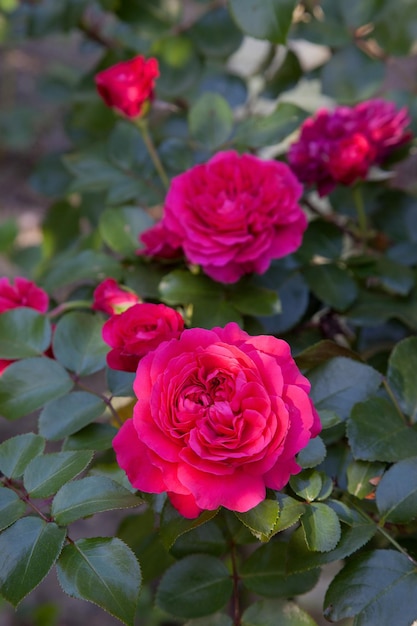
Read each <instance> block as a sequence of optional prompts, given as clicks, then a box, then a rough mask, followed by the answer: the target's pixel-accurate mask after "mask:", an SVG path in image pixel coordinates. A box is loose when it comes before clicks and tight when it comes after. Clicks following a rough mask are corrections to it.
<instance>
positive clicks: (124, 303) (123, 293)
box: [92, 278, 141, 315]
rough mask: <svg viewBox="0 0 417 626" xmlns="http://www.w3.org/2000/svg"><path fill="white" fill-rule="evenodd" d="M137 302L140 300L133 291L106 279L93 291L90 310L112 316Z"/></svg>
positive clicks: (112, 279)
mask: <svg viewBox="0 0 417 626" xmlns="http://www.w3.org/2000/svg"><path fill="white" fill-rule="evenodd" d="M139 302H141V299H140V298H139V296H137V295H136V294H135V293H134V292H133V291H130V290H128V289H125V288H123V287H121V286H120V285H119V283H118V282H117V281H115V280H114V278H106V280H103V282H101V283H100V284H99V285H97V287H96V288H95V290H94V293H93V305H92V308H93V309H94V310H95V311H102V312H103V313H108V314H109V315H113V314H117V313H122V312H123V311H126V309H128V308H129V307H131V306H133V305H134V304H138V303H139Z"/></svg>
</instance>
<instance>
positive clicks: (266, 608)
mask: <svg viewBox="0 0 417 626" xmlns="http://www.w3.org/2000/svg"><path fill="white" fill-rule="evenodd" d="M277 624H279V626H317V622H315V621H314V619H313V618H312V617H310V615H308V613H306V612H305V611H303V609H300V607H299V606H297V604H295V602H286V601H285V600H260V601H258V602H254V604H251V606H250V607H249V608H248V609H246V611H245V612H244V613H243V616H242V626H277Z"/></svg>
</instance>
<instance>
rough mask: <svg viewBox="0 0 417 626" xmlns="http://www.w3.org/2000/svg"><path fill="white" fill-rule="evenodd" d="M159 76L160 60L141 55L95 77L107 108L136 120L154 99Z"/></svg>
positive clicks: (113, 66) (117, 64)
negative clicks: (145, 106) (146, 105)
mask: <svg viewBox="0 0 417 626" xmlns="http://www.w3.org/2000/svg"><path fill="white" fill-rule="evenodd" d="M158 76H159V70H158V61H157V60H156V59H154V58H151V59H145V58H144V57H143V56H141V55H139V56H136V57H134V58H133V59H130V60H129V61H121V62H120V63H116V64H115V65H112V66H111V67H108V68H107V69H105V70H103V71H102V72H99V73H98V74H96V76H95V83H96V87H97V91H98V93H99V94H100V96H101V97H102V98H103V100H104V102H105V103H106V104H107V106H109V107H112V108H113V109H116V110H117V111H119V112H120V113H123V114H124V115H126V116H127V117H129V118H135V117H138V116H140V115H141V114H142V113H143V108H144V105H145V104H146V103H147V102H148V101H149V100H152V98H153V92H154V87H155V79H156V78H158Z"/></svg>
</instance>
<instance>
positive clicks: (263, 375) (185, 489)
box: [113, 323, 321, 518]
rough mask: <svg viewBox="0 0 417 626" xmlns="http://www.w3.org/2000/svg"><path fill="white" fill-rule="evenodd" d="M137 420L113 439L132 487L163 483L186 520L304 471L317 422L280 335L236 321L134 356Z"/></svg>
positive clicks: (256, 497) (249, 499)
mask: <svg viewBox="0 0 417 626" xmlns="http://www.w3.org/2000/svg"><path fill="white" fill-rule="evenodd" d="M134 390H135V393H136V395H137V397H138V402H137V404H136V405H135V409H134V414H133V418H132V419H130V420H128V421H127V422H125V424H124V425H123V426H122V427H121V429H120V430H119V432H118V434H117V435H116V437H115V439H114V441H113V446H114V449H115V451H116V456H117V461H118V463H119V465H120V466H121V467H122V468H123V469H124V470H125V471H126V473H127V476H128V478H129V480H130V482H131V483H132V485H133V486H134V487H136V488H137V489H139V490H141V491H145V492H149V493H161V492H164V491H167V493H168V496H169V498H170V500H171V502H172V504H173V505H174V506H175V507H176V508H177V509H178V511H179V512H180V513H181V514H182V515H184V516H185V517H188V518H193V517H196V516H197V515H198V514H199V513H200V512H201V511H202V510H215V509H217V508H218V507H219V506H224V507H226V508H228V509H230V510H232V511H240V512H244V511H248V510H249V509H251V508H252V507H254V506H256V505H257V504H259V502H261V501H262V500H263V499H264V498H265V492H266V488H267V487H270V488H271V489H282V488H283V487H284V486H285V485H286V484H287V482H288V480H289V478H290V476H291V475H292V474H296V473H297V472H299V471H300V469H301V468H300V466H299V465H298V464H297V462H296V460H295V455H296V454H297V453H298V452H299V451H300V450H301V449H303V448H304V447H305V446H306V445H307V444H308V442H309V441H310V439H311V438H312V437H315V436H316V435H317V434H318V433H319V432H320V429H321V426H320V422H319V418H318V415H317V413H316V411H315V409H314V407H313V405H312V403H311V400H310V398H309V391H310V384H309V382H308V380H307V379H306V378H305V377H304V376H303V375H302V374H301V373H300V371H299V370H298V368H297V366H296V364H295V362H294V360H293V359H292V357H291V354H290V348H289V346H288V344H287V343H286V342H285V341H282V340H280V339H276V338H274V337H269V336H259V337H250V336H249V335H248V334H247V333H245V332H244V331H242V330H241V329H240V328H239V327H238V326H237V324H235V323H230V324H227V326H226V327H225V328H214V329H213V330H203V329H201V328H193V329H190V330H185V331H184V332H183V333H182V335H181V337H180V338H179V339H178V340H172V341H169V342H165V343H163V344H161V345H160V346H159V347H158V348H157V349H156V350H155V351H153V352H150V353H149V354H148V355H147V356H146V357H145V358H144V359H142V361H141V362H140V363H139V367H138V370H137V374H136V379H135V382H134Z"/></svg>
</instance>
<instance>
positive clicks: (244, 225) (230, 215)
mask: <svg viewBox="0 0 417 626" xmlns="http://www.w3.org/2000/svg"><path fill="white" fill-rule="evenodd" d="M301 193H302V188H301V185H300V184H299V183H298V181H297V179H296V178H295V177H294V176H293V174H292V173H291V171H290V170H289V168H288V166H287V165H285V164H284V163H277V162H276V161H264V160H262V159H259V158H258V157H255V156H252V155H250V154H243V155H238V154H237V153H236V152H233V151H226V152H219V153H218V154H216V156H214V157H212V158H211V159H210V160H209V161H208V162H207V163H205V164H203V165H196V166H195V167H193V168H191V169H190V170H188V171H187V172H184V173H183V174H180V175H179V176H176V177H175V178H174V179H173V180H172V182H171V186H170V188H169V191H168V194H167V197H166V200H165V204H164V215H163V218H162V222H161V223H160V224H157V225H156V226H155V227H154V228H153V229H151V230H150V231H147V232H145V233H144V234H142V236H141V240H142V241H143V242H144V243H145V244H146V246H147V247H146V248H145V249H144V250H143V251H141V253H143V254H146V255H150V256H152V255H160V256H161V255H162V256H166V255H167V252H166V245H167V244H168V245H169V250H170V251H171V250H175V249H176V248H179V247H181V248H182V249H183V251H184V254H185V257H186V259H187V260H188V261H189V262H190V263H195V264H198V265H201V267H202V268H203V270H204V272H205V273H206V274H207V275H208V276H210V277H211V278H213V279H215V280H218V281H220V282H224V283H233V282H236V281H237V280H239V278H241V277H242V276H244V275H245V274H249V273H251V272H256V273H258V274H262V273H263V272H265V271H266V270H267V269H268V267H269V265H270V264H271V260H272V259H279V258H281V257H283V256H286V255H288V254H290V253H291V252H294V251H295V250H297V248H298V247H299V246H300V244H301V241H302V237H303V233H304V231H305V229H306V227H307V219H306V216H305V215H304V213H303V211H302V209H301V207H300V206H299V205H298V204H297V202H298V200H299V199H300V196H301ZM169 256H172V253H170V255H169Z"/></svg>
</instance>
